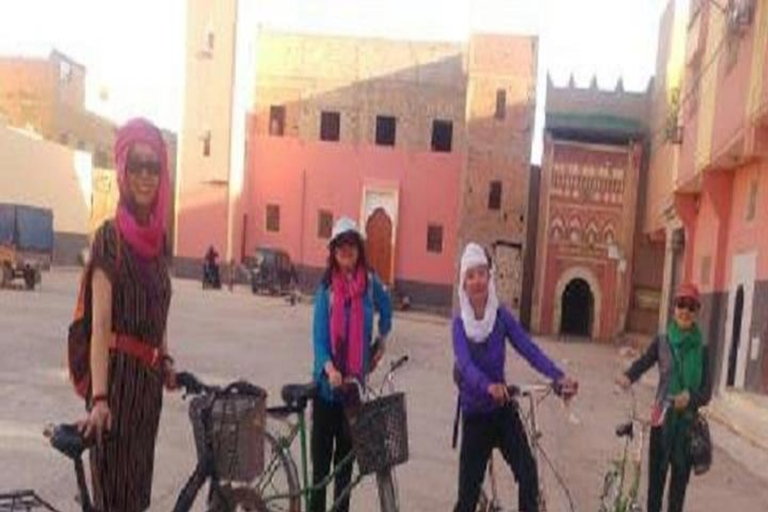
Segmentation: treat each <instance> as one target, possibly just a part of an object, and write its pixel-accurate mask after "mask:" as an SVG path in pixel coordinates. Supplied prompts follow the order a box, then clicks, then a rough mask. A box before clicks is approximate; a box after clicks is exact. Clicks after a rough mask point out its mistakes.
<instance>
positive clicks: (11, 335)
mask: <svg viewBox="0 0 768 512" xmlns="http://www.w3.org/2000/svg"><path fill="white" fill-rule="evenodd" d="M77 278H78V275H77V274H76V273H75V272H67V271H60V272H58V273H54V274H52V275H45V276H44V277H43V280H44V282H43V289H42V290H41V291H38V292H34V293H23V292H0V351H1V352H2V356H1V357H0V400H2V402H1V403H2V407H1V408H0V492H1V491H3V490H7V489H14V488H26V487H34V488H36V489H38V490H39V492H40V493H41V494H42V495H44V496H46V497H48V498H50V500H51V501H53V502H55V503H58V504H61V506H62V508H63V509H65V510H75V506H74V504H73V503H72V502H71V498H72V496H73V494H74V487H73V484H74V482H73V476H72V474H71V469H70V467H69V465H68V464H67V463H66V461H64V460H63V459H62V457H60V456H58V455H56V454H55V453H53V452H52V451H51V450H50V449H49V448H48V447H47V445H46V443H45V441H44V440H43V438H42V436H41V435H40V432H41V431H42V428H43V426H44V425H45V424H46V423H48V422H51V421H64V420H74V419H76V418H78V416H79V414H80V412H79V411H80V408H81V404H80V403H79V402H78V400H77V399H76V398H75V396H74V394H73V392H72V391H71V388H70V387H69V384H68V383H67V381H66V375H65V373H64V371H63V362H64V353H65V332H66V327H67V325H68V322H69V320H70V316H71V312H72V308H73V306H74V297H75V292H76V285H77ZM174 286H175V288H174V300H173V304H172V307H171V319H170V340H171V346H172V350H173V353H174V355H175V356H176V359H177V365H178V366H179V367H180V368H190V369H193V370H194V371H195V372H197V373H199V374H200V375H202V376H204V377H205V378H207V379H210V380H212V381H221V382H223V381H226V380H230V379H235V378H239V377H243V378H247V379H249V380H252V381H254V382H256V383H258V384H260V385H262V386H264V387H266V388H267V389H268V390H269V392H270V399H271V403H275V402H276V401H277V400H278V397H279V389H280V386H281V384H282V383H285V382H289V381H297V382H301V381H304V380H306V379H307V378H308V376H309V372H310V366H311V350H310V334H309V332H310V323H311V309H310V308H309V307H307V306H296V307H290V306H288V305H287V304H285V303H284V302H281V301H278V300H273V299H266V298H258V297H253V296H251V295H250V294H249V293H248V292H247V291H246V290H245V289H242V290H238V291H237V292H236V293H235V294H229V293H227V292H209V293H203V292H202V291H200V290H199V287H198V286H197V284H196V283H192V282H189V281H175V282H174ZM542 343H543V346H544V347H545V349H546V350H547V351H548V352H549V353H550V354H552V355H553V356H554V357H555V359H556V360H557V361H558V362H559V363H560V364H561V365H563V366H564V367H565V368H566V369H567V371H568V372H569V373H571V374H573V375H575V376H576V377H577V378H578V379H579V380H580V381H581V396H580V397H579V399H577V401H576V402H575V403H574V404H573V406H572V407H571V409H570V410H566V409H565V408H564V407H562V406H561V405H560V404H559V403H558V402H557V401H556V400H555V399H547V400H546V401H545V402H544V403H543V404H542V414H541V419H542V423H543V430H544V446H545V448H546V450H547V453H548V455H549V456H550V458H551V459H552V461H553V463H554V464H555V465H556V466H557V468H558V470H559V471H560V472H561V473H562V476H563V478H564V479H565V481H566V482H567V483H568V486H569V488H570V490H571V492H572V494H573V498H574V500H575V502H576V510H579V511H584V512H586V511H595V510H596V508H597V498H598V495H599V491H600V486H601V482H602V474H603V472H604V470H605V468H606V466H607V465H608V463H609V461H610V458H611V456H612V455H614V454H616V452H617V451H618V450H619V449H620V445H619V444H618V443H617V441H616V440H615V439H614V437H613V434H612V432H613V430H614V426H615V424H616V423H618V422H619V421H621V420H622V419H623V418H624V417H625V415H626V413H627V410H628V405H629V402H628V398H627V397H626V396H618V395H616V394H615V392H614V390H613V386H612V384H611V382H612V378H613V375H614V374H615V372H616V371H617V368H618V365H619V364H620V360H619V357H618V354H617V352H616V351H615V350H614V349H613V348H611V347H602V346H594V345H588V344H564V343H557V342H546V341H545V342H542ZM404 353H408V354H410V356H411V364H410V365H409V366H408V367H407V368H406V369H405V370H404V371H403V372H402V375H401V378H400V379H399V382H398V384H399V387H400V388H401V389H403V390H405V391H406V392H407V396H408V414H409V427H410V442H411V461H410V462H409V463H408V464H407V465H406V466H404V467H402V468H400V469H399V470H398V472H397V477H398V482H399V487H400V496H401V502H402V509H403V510H404V511H406V512H409V511H430V512H431V511H440V512H442V511H448V510H451V507H452V504H453V500H454V498H455V494H456V473H457V468H458V463H457V458H458V454H457V452H454V451H452V450H451V448H450V439H451V428H452V421H453V414H454V409H455V391H454V388H453V385H452V382H451V371H450V370H451V365H452V355H451V348H450V339H449V334H448V327H447V323H446V322H445V321H443V320H440V319H434V318H428V317H418V316H399V317H398V318H397V319H396V322H395V334H394V336H393V338H392V345H391V348H390V352H389V356H390V357H396V356H398V355H400V354H404ZM510 362H511V365H510V367H509V371H508V373H509V375H510V380H512V381H515V382H518V381H529V380H531V379H534V378H535V376H534V375H533V374H532V373H531V372H530V371H529V370H528V369H526V368H525V365H524V364H523V363H521V362H520V361H518V360H517V359H516V358H514V357H512V354H511V353H510ZM638 389H639V396H640V399H641V401H642V402H643V404H647V403H648V402H649V400H650V394H651V391H650V388H649V387H647V386H640V387H639V388H638ZM156 459H157V463H156V475H155V493H154V504H153V507H152V510H157V511H162V512H165V511H167V510H170V509H171V508H172V504H173V501H174V495H175V493H176V492H177V491H178V489H179V487H180V486H181V484H182V483H183V482H184V481H185V478H186V476H187V474H188V473H189V471H190V470H191V468H192V464H193V461H194V448H193V441H192V436H191V432H190V428H189V424H188V420H187V414H186V403H184V402H183V401H182V400H181V399H180V397H179V396H169V397H167V399H166V402H165V409H164V412H163V418H162V426H161V435H160V439H159V441H158V449H157V456H156ZM715 461H716V462H715V466H714V467H713V469H712V471H711V472H710V473H709V474H708V475H706V476H704V477H700V478H697V477H694V478H693V480H692V485H691V487H690V488H689V502H688V507H687V510H690V511H695V512H719V511H722V510H729V511H734V512H736V511H739V512H742V511H743V512H759V511H764V510H768V485H767V484H768V482H766V481H763V480H761V479H759V478H758V477H757V476H755V475H754V474H753V473H751V472H750V471H749V470H747V469H746V468H745V466H744V465H742V464H741V463H739V462H737V461H735V460H734V459H732V458H731V457H729V456H728V455H727V454H726V453H725V452H722V451H720V450H718V451H717V452H716V453H715ZM498 467H500V468H502V469H503V471H502V472H501V473H502V484H503V485H502V487H503V490H504V496H507V498H506V502H507V503H510V501H511V500H510V498H509V497H508V496H511V495H512V493H513V489H514V483H513V481H512V478H511V477H510V476H509V474H508V471H506V468H504V467H503V466H501V464H499V465H498ZM545 478H546V479H547V481H548V482H549V483H550V484H553V482H554V478H553V476H552V474H551V473H550V472H546V471H545ZM644 486H645V484H643V487H644ZM643 494H644V492H643ZM374 496H375V490H374V488H373V486H372V485H371V483H370V482H368V483H367V484H366V485H364V486H363V489H362V490H361V491H360V492H357V493H356V494H355V495H354V498H353V506H352V509H353V510H354V511H355V512H367V511H373V510H376V505H375V499H374ZM550 501H551V503H552V504H553V506H552V507H551V509H552V510H555V511H565V510H567V508H566V506H565V504H564V496H563V494H562V493H561V492H558V491H557V489H556V488H554V487H553V491H552V492H550ZM198 509H200V510H202V508H201V507H198Z"/></svg>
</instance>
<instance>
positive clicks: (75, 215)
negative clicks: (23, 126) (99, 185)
mask: <svg viewBox="0 0 768 512" xmlns="http://www.w3.org/2000/svg"><path fill="white" fill-rule="evenodd" d="M87 158H88V157H87V155H85V154H83V153H77V152H75V151H72V150H70V149H68V148H66V147H64V146H60V145H58V144H54V143H52V142H48V141H45V140H42V139H41V138H39V137H37V136H35V135H30V134H28V133H24V132H20V131H18V130H15V129H13V128H9V127H7V126H4V125H0V202H3V203H19V204H26V205H30V206H38V207H43V208H50V209H52V210H53V229H54V231H56V232H57V233H74V234H87V233H88V224H89V219H90V172H91V170H90V166H89V162H86V160H87Z"/></svg>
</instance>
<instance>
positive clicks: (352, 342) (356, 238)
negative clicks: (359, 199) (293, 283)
mask: <svg viewBox="0 0 768 512" xmlns="http://www.w3.org/2000/svg"><path fill="white" fill-rule="evenodd" d="M329 253H330V254H329V255H328V269H327V270H326V273H325V277H324V278H323V281H322V283H321V285H320V288H319V289H318V291H317V295H316V296H315V314H314V328H313V345H314V352H315V371H314V378H315V382H317V384H318V387H319V396H318V397H317V398H316V399H315V400H314V402H313V406H312V446H311V451H312V470H313V475H312V479H313V483H314V485H318V484H320V483H321V482H322V481H323V480H325V479H326V478H327V476H328V474H329V472H330V470H331V461H335V462H334V464H338V463H339V462H340V461H342V460H344V459H345V457H346V456H347V455H348V454H349V452H350V450H351V449H352V440H351V438H350V435H349V427H348V426H347V422H346V418H345V416H344V404H343V401H342V399H343V397H342V396H340V394H339V393H338V391H337V390H338V388H339V387H340V386H341V385H342V383H343V382H344V380H345V379H346V378H349V377H355V378H357V379H358V380H360V381H365V379H366V376H367V374H368V372H369V371H372V370H373V369H375V368H376V365H377V364H378V362H379V360H380V359H381V357H382V355H383V354H384V346H385V345H384V340H385V339H386V337H387V335H388V334H389V331H390V329H391V327H392V303H391V300H390V298H389V295H388V294H387V292H386V290H385V289H384V287H383V285H382V284H381V281H379V279H378V277H376V275H375V274H374V273H373V272H371V271H370V269H369V268H368V266H367V264H366V259H365V244H364V243H363V238H362V236H361V235H360V232H359V231H358V230H357V226H356V224H355V223H354V221H352V220H350V219H348V218H341V219H339V220H338V221H337V222H336V225H335V226H334V228H333V233H332V236H331V243H330V245H329ZM375 312H378V313H379V322H378V333H379V335H378V337H377V339H376V342H375V343H372V341H373V339H374V336H373V317H374V313H375ZM351 474H352V466H351V465H348V466H347V467H346V468H345V469H343V470H341V471H339V473H337V474H336V478H335V481H334V501H336V500H338V499H339V497H340V496H341V494H342V493H343V491H344V490H345V489H346V488H347V486H349V482H350V477H351ZM326 509H327V507H326V493H325V489H321V490H318V491H317V492H314V493H312V495H311V497H310V504H309V512H325V510H326ZM336 510H338V511H339V512H347V511H348V510H349V495H347V497H346V499H344V500H342V503H341V504H340V506H339V508H337V509H336Z"/></svg>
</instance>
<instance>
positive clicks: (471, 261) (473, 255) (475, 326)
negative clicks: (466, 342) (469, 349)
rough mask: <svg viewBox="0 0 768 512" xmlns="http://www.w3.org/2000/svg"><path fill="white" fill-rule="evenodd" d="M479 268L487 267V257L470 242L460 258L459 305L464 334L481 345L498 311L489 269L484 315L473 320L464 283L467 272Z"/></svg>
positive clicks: (491, 274) (477, 246)
mask: <svg viewBox="0 0 768 512" xmlns="http://www.w3.org/2000/svg"><path fill="white" fill-rule="evenodd" d="M479 266H484V267H488V266H489V261H488V256H487V255H486V253H485V250H483V248H482V247H481V246H480V245H478V244H476V243H474V242H470V243H469V244H467V246H466V247H465V248H464V254H463V255H462V256H461V276H460V278H459V305H460V306H461V320H462V321H463V323H464V332H466V333H467V338H469V339H470V340H472V341H474V342H475V343H482V342H484V341H485V340H486V339H488V336H490V334H491V332H492V331H493V327H494V325H495V324H496V315H497V314H498V311H499V297H498V296H497V295H496V284H495V283H494V279H493V274H494V273H493V271H492V270H491V269H490V268H489V274H490V275H489V278H488V301H487V302H486V304H485V314H484V315H483V318H482V319H481V320H477V319H476V318H475V310H474V309H473V308H472V304H471V303H470V302H469V296H468V295H467V292H466V291H464V281H465V279H466V276H467V271H468V270H469V269H471V268H475V267H479Z"/></svg>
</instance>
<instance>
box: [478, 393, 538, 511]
mask: <svg viewBox="0 0 768 512" xmlns="http://www.w3.org/2000/svg"><path fill="white" fill-rule="evenodd" d="M510 391H512V394H514V395H515V396H516V397H515V400H517V401H518V404H519V402H520V401H521V400H520V399H523V400H524V401H526V402H527V403H528V414H527V415H524V414H523V415H521V418H520V419H521V421H522V423H523V427H524V428H525V431H526V434H527V435H528V442H529V443H530V446H531V454H532V455H533V460H534V462H535V463H536V471H537V472H538V474H539V475H538V480H539V506H540V507H541V508H540V510H541V512H545V511H546V510H547V505H546V496H545V492H544V478H543V475H542V473H541V471H539V450H540V445H539V440H540V439H541V437H542V432H541V430H540V428H539V420H538V418H539V415H538V407H539V402H540V401H541V400H543V399H544V398H546V397H547V396H548V395H549V393H551V392H552V391H553V387H552V385H550V384H531V385H526V386H511V389H510ZM521 409H522V407H521ZM488 480H489V483H490V486H491V500H490V502H489V504H488V506H489V509H488V510H489V511H497V510H501V504H500V501H499V496H498V483H497V480H496V472H495V469H494V463H493V452H492V453H491V459H490V461H489V463H488Z"/></svg>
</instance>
